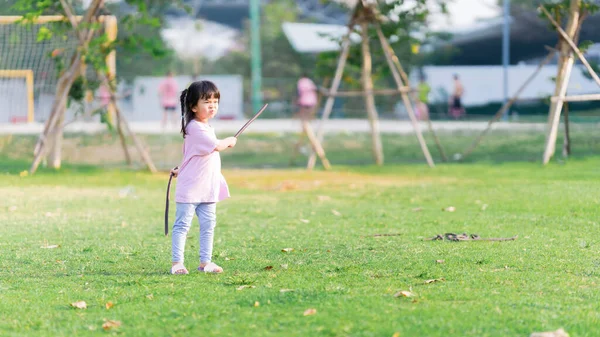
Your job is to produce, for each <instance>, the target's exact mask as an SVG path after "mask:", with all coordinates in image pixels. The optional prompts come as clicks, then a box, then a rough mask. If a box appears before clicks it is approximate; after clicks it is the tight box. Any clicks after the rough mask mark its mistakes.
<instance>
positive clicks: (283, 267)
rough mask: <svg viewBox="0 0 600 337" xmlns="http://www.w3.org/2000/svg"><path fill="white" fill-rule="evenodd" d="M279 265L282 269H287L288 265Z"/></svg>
mask: <svg viewBox="0 0 600 337" xmlns="http://www.w3.org/2000/svg"><path fill="white" fill-rule="evenodd" d="M280 267H281V268H282V269H288V265H287V264H282V265H281V266H280Z"/></svg>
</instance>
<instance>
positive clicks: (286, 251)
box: [281, 248, 294, 253]
mask: <svg viewBox="0 0 600 337" xmlns="http://www.w3.org/2000/svg"><path fill="white" fill-rule="evenodd" d="M281 251H282V252H284V253H289V252H293V251H294V248H283V249H282V250H281Z"/></svg>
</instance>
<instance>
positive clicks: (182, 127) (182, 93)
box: [179, 89, 188, 138]
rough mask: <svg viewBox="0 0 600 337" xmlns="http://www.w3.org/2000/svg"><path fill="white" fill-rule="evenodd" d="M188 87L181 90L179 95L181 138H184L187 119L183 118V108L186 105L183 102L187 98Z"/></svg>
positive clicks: (185, 107)
mask: <svg viewBox="0 0 600 337" xmlns="http://www.w3.org/2000/svg"><path fill="white" fill-rule="evenodd" d="M187 93H188V89H185V90H183V91H182V92H181V96H180V97H179V101H180V102H181V134H182V135H183V138H185V127H186V126H187V123H186V122H187V121H186V120H185V110H186V109H187V106H186V104H185V100H186V98H187Z"/></svg>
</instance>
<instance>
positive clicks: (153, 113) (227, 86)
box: [127, 75, 244, 121]
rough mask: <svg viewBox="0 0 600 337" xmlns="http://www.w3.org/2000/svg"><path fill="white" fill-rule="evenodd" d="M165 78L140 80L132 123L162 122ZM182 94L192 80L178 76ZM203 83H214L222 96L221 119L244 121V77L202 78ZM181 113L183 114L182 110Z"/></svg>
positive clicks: (138, 79) (136, 82) (178, 110)
mask: <svg viewBox="0 0 600 337" xmlns="http://www.w3.org/2000/svg"><path fill="white" fill-rule="evenodd" d="M163 79H164V77H137V78H136V79H135V81H134V87H133V93H132V95H133V107H132V111H131V113H130V114H128V116H127V117H128V119H129V120H131V121H149V120H161V119H162V113H163V112H162V107H161V105H160V98H159V96H158V86H159V85H160V82H161V81H162V80H163ZM175 80H176V81H177V84H178V86H179V88H178V89H179V91H183V90H184V89H185V88H187V87H188V86H189V85H190V84H191V83H192V78H191V77H190V76H176V77H175ZM196 80H197V81H199V80H208V81H212V82H214V83H215V84H216V85H217V87H218V88H219V91H220V92H221V102H220V104H219V113H218V115H217V117H215V118H217V119H224V118H228V119H242V118H243V117H244V114H243V112H244V110H243V104H244V97H243V95H244V90H243V78H242V76H241V75H215V76H199V77H198V78H197V79H196ZM177 113H178V114H181V107H180V106H178V109H177Z"/></svg>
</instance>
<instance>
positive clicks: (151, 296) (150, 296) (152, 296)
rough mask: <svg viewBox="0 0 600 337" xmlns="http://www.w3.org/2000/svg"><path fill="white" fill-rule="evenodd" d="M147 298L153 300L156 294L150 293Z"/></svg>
mask: <svg viewBox="0 0 600 337" xmlns="http://www.w3.org/2000/svg"><path fill="white" fill-rule="evenodd" d="M146 298H147V299H149V300H153V299H154V295H152V294H148V295H146Z"/></svg>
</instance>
